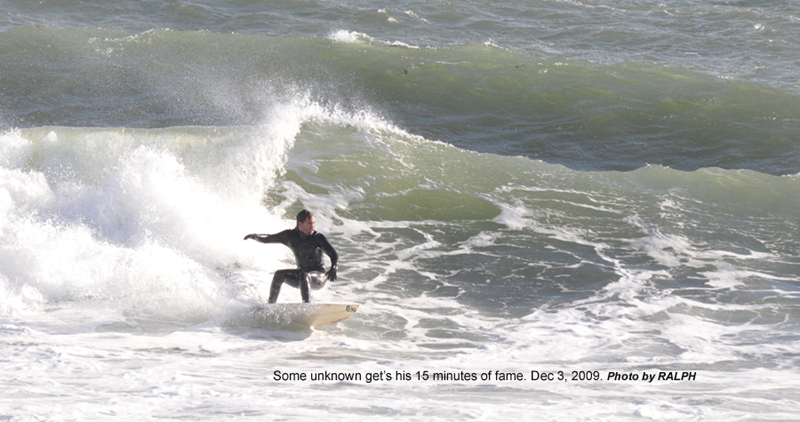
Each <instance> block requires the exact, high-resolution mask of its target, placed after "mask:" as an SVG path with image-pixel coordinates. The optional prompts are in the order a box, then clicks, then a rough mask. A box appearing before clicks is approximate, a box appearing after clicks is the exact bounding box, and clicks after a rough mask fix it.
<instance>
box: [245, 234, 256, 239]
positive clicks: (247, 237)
mask: <svg viewBox="0 0 800 422" xmlns="http://www.w3.org/2000/svg"><path fill="white" fill-rule="evenodd" d="M255 238H256V235H254V234H248V235H247V236H245V237H244V240H250V239H255Z"/></svg>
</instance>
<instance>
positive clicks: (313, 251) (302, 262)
mask: <svg viewBox="0 0 800 422" xmlns="http://www.w3.org/2000/svg"><path fill="white" fill-rule="evenodd" d="M315 225H316V219H315V218H314V215H313V214H311V212H310V211H308V210H303V211H300V213H298V214H297V227H295V228H293V229H288V230H284V231H282V232H280V233H276V234H248V235H247V236H245V237H244V240H248V239H253V240H257V241H259V242H261V243H281V244H283V245H286V246H288V247H289V249H291V250H292V252H294V257H295V260H296V261H297V269H293V270H279V271H276V272H275V276H274V277H273V278H272V285H271V286H270V289H269V301H268V302H269V303H275V302H277V301H278V295H279V294H280V292H281V286H282V285H283V283H286V284H288V285H290V286H292V287H294V288H299V289H300V296H301V298H302V299H303V302H310V301H311V293H310V290H311V289H313V290H319V289H321V288H322V287H324V286H325V283H326V282H327V281H334V280H336V271H337V270H338V268H339V255H338V254H337V253H336V250H335V249H333V246H331V244H330V243H329V242H328V239H326V238H325V236H324V235H323V234H322V233H320V232H317V231H316V230H314V228H315ZM323 252H324V253H325V254H326V255H328V258H330V260H331V268H330V269H329V270H328V271H327V272H325V267H324V264H323V262H322V253H323Z"/></svg>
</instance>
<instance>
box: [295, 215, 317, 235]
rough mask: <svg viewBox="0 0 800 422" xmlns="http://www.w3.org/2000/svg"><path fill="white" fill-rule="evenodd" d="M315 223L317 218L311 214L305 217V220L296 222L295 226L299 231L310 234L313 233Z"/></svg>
mask: <svg viewBox="0 0 800 422" xmlns="http://www.w3.org/2000/svg"><path fill="white" fill-rule="evenodd" d="M316 224H317V220H316V219H315V218H314V217H313V216H312V217H311V218H309V219H307V220H306V221H303V222H300V223H297V228H298V229H300V231H301V232H303V233H305V234H312V233H314V228H315V225H316Z"/></svg>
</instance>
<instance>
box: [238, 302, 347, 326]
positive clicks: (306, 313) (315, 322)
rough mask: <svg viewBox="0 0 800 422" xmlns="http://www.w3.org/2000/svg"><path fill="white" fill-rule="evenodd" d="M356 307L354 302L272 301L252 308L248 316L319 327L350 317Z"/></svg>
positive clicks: (262, 319)
mask: <svg viewBox="0 0 800 422" xmlns="http://www.w3.org/2000/svg"><path fill="white" fill-rule="evenodd" d="M358 307H359V305H358V304H355V303H272V304H268V305H263V306H257V307H255V308H252V309H251V310H250V318H252V319H253V321H255V322H259V323H264V324H266V325H272V324H275V323H280V324H301V325H306V326H309V327H320V326H323V325H330V324H335V323H337V322H341V321H344V320H346V319H347V318H350V317H351V316H353V314H355V313H356V311H357V310H358Z"/></svg>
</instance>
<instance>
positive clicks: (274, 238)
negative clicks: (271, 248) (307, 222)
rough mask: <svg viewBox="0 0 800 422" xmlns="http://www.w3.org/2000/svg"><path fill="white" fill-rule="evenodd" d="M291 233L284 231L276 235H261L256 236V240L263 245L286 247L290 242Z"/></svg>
mask: <svg viewBox="0 0 800 422" xmlns="http://www.w3.org/2000/svg"><path fill="white" fill-rule="evenodd" d="M289 232H291V230H284V231H282V232H280V233H276V234H259V235H257V236H256V240H257V241H259V242H261V243H282V244H284V245H285V244H287V242H288V241H289Z"/></svg>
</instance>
